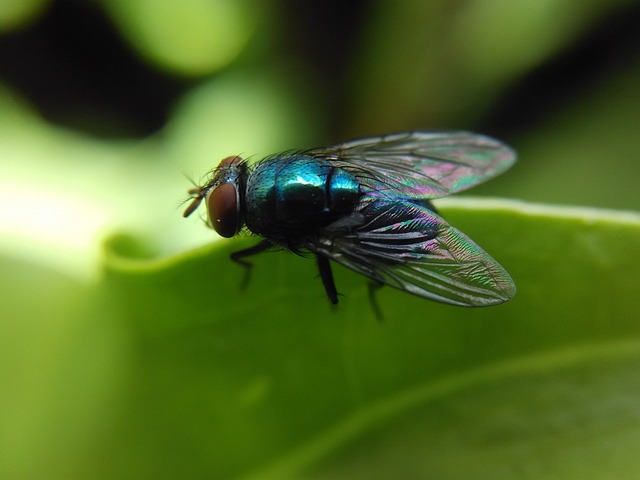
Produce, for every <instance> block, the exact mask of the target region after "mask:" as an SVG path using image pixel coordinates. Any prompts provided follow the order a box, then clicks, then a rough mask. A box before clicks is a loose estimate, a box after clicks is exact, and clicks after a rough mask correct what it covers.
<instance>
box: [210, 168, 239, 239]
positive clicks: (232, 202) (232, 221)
mask: <svg viewBox="0 0 640 480" xmlns="http://www.w3.org/2000/svg"><path fill="white" fill-rule="evenodd" d="M229 158H231V157H229ZM225 160H226V159H225ZM223 161H224V160H223ZM207 210H208V212H209V221H210V222H211V225H212V226H213V228H214V230H215V231H216V232H218V235H220V236H221V237H225V238H231V237H233V236H234V235H235V234H236V233H238V196H237V193H236V187H235V185H234V184H233V183H223V184H222V185H220V186H218V187H216V188H214V189H213V191H212V192H211V193H210V194H209V198H207Z"/></svg>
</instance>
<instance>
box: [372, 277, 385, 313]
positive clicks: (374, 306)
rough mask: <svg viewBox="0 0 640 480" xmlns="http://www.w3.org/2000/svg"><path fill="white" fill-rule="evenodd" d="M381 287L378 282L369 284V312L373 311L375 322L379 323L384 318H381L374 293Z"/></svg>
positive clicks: (381, 284)
mask: <svg viewBox="0 0 640 480" xmlns="http://www.w3.org/2000/svg"><path fill="white" fill-rule="evenodd" d="M383 286H384V284H383V283H380V282H375V281H373V282H369V304H370V305H371V310H373V314H374V315H375V317H376V320H378V321H379V322H382V320H383V319H384V318H383V317H382V310H380V304H379V303H378V297H377V296H376V292H377V291H378V290H380V289H381V288H382V287H383Z"/></svg>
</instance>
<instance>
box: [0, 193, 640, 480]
mask: <svg viewBox="0 0 640 480" xmlns="http://www.w3.org/2000/svg"><path fill="white" fill-rule="evenodd" d="M439 207H440V209H441V211H442V212H443V214H444V215H445V217H446V218H448V219H449V220H450V222H451V223H452V224H453V225H455V226H457V227H458V228H460V229H461V230H463V231H464V232H465V233H467V234H468V235H470V236H471V237H472V238H473V239H474V240H476V241H477V242H478V243H479V244H480V245H482V246H483V247H484V248H485V249H486V250H487V251H489V252H490V253H491V254H492V255H493V256H494V257H495V258H496V259H498V260H499V261H500V262H501V263H502V264H503V265H504V266H505V267H506V268H507V270H508V271H509V272H510V273H511V274H512V276H513V277H514V279H515V281H516V283H517V285H518V293H517V295H516V297H515V298H514V299H513V300H512V301H511V302H509V303H507V304H505V305H501V306H498V307H490V308H485V309H465V308H457V307H450V306H445V305H440V304H436V303H433V302H429V301H426V300H422V299H420V298H417V297H412V296H410V295H407V294H404V293H402V292H399V291H395V290H393V289H390V288H383V289H381V290H379V292H378V300H379V303H380V305H381V308H382V310H383V312H384V320H383V321H382V322H380V321H376V319H375V316H374V315H373V312H372V310H371V308H370V305H369V303H368V296H367V295H368V289H367V282H366V279H364V278H363V277H361V276H359V275H357V274H355V273H352V272H350V271H347V270H345V269H342V268H336V281H337V285H338V289H339V291H340V292H341V293H343V294H344V297H341V299H340V304H339V305H338V306H337V308H332V307H331V306H330V305H329V304H328V302H327V300H326V298H325V295H324V292H323V290H322V287H321V284H320V281H319V279H318V278H316V277H317V274H316V272H315V263H314V262H313V261H311V260H308V259H304V258H299V257H297V256H295V255H290V254H286V253H283V252H275V253H266V254H263V255H260V256H257V257H255V260H254V267H253V270H252V277H251V281H250V283H249V286H248V288H247V289H246V291H240V288H239V286H240V285H241V283H242V279H243V274H244V272H243V270H242V268H240V267H239V266H237V265H234V264H233V263H232V262H231V261H230V260H229V259H228V254H229V253H230V252H232V251H235V250H237V249H240V248H242V247H244V246H247V245H251V244H252V242H255V240H252V239H241V240H237V241H236V240H230V241H226V242H215V244H213V245H211V246H207V247H203V248H200V249H198V250H193V251H190V252H187V253H184V254H182V255H179V256H176V257H171V258H163V259H153V258H149V255H150V253H149V252H150V250H152V249H150V248H149V246H148V245H144V244H143V243H141V242H140V241H139V240H136V239H133V238H130V237H127V236H116V237H112V238H111V240H110V241H109V242H108V243H107V245H106V250H105V271H104V275H103V277H102V279H101V281H100V282H99V283H98V284H97V285H95V286H93V287H89V286H85V285H79V284H76V283H74V282H71V281H69V280H64V279H62V278H60V276H59V275H57V274H54V273H53V272H48V271H45V270H43V269H39V268H37V267H33V266H32V267H30V266H28V265H26V264H22V263H19V262H9V261H5V262H3V270H2V272H3V275H2V277H1V278H2V281H3V291H4V292H7V293H9V295H10V298H12V299H13V300H14V302H9V303H5V302H3V304H2V306H0V315H1V316H2V318H8V319H14V320H12V321H6V320H5V321H3V322H2V323H0V328H1V329H2V331H1V332H0V339H2V340H0V342H1V344H0V346H1V347H2V349H1V350H0V365H3V366H4V367H3V370H2V377H1V378H2V380H1V382H2V385H0V406H2V411H3V418H2V424H1V426H2V431H3V435H2V437H1V438H2V445H0V447H1V448H0V452H2V453H1V454H0V473H2V474H3V477H5V478H9V477H8V476H7V475H5V474H12V476H13V477H16V476H21V477H23V478H25V477H26V478H36V477H38V476H42V475H39V474H43V472H44V473H47V475H44V476H46V477H47V478H52V477H53V476H56V475H59V476H64V477H65V478H74V477H75V478H114V477H118V478H143V477H144V478H151V477H153V478H177V477H180V478H193V477H205V478H251V479H283V478H313V479H321V478H349V479H353V478H367V479H371V478H374V479H376V478H394V479H395V478H491V479H495V478H513V479H517V478H532V477H533V478H558V477H562V478H581V479H591V478H607V479H609V478H635V477H637V476H638V474H639V473H640V460H639V459H638V456H637V445H638V442H639V441H640V417H639V416H638V409H637V405H638V402H639V401H640V381H638V379H637V371H638V368H640V339H639V334H640V323H639V322H638V321H637V318H638V314H637V312H638V310H639V307H640V297H639V296H638V294H637V288H638V285H640V248H639V246H640V215H638V214H636V213H625V212H616V211H606V210H588V209H577V208H572V209H568V208H560V207H545V206H540V205H533V204H525V203H516V202H507V201H498V200H479V199H472V198H468V199H453V200H447V201H442V202H440V203H439ZM212 236H213V234H212ZM36 278H37V279H38V282H45V283H46V284H48V285H55V289H44V290H43V292H45V291H46V292H48V294H47V295H42V294H41V292H40V291H32V290H31V289H30V285H33V284H34V283H35V279H36ZM39 284H42V283H39ZM34 296H37V297H38V300H39V301H38V303H37V304H34V303H33V302H30V298H33V297H34ZM11 305H13V307H12V306H11ZM16 305H18V306H16ZM7 439H12V440H13V441H8V440H7ZM43 452H44V453H43ZM26 459H29V461H26Z"/></svg>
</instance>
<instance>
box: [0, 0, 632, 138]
mask: <svg viewBox="0 0 640 480" xmlns="http://www.w3.org/2000/svg"><path fill="white" fill-rule="evenodd" d="M272 8H274V9H277V11H278V15H279V18H280V24H279V26H278V29H279V32H281V35H282V37H283V38H281V39H280V40H279V42H278V45H277V48H278V49H279V51H278V52H277V53H276V52H274V54H275V55H281V56H283V57H290V58H297V59H300V61H302V62H304V63H305V65H306V67H307V68H308V69H309V70H310V72H311V73H312V75H313V77H314V78H315V79H316V81H317V84H318V85H321V86H322V88H321V89H318V90H315V92H314V94H315V95H316V96H317V100H318V101H319V102H320V103H321V104H323V105H327V110H326V113H327V115H328V117H329V118H328V122H327V123H328V124H329V125H330V126H331V130H332V131H331V130H330V132H329V135H330V136H332V137H335V139H336V140H338V139H340V138H343V137H344V136H345V135H348V134H349V133H350V132H349V130H350V128H351V126H350V125H346V124H345V119H346V118H347V117H348V115H347V114H346V112H345V109H347V108H349V102H348V99H347V96H348V95H349V89H348V88H347V85H348V82H349V78H348V75H349V71H350V66H351V65H350V63H351V62H352V61H353V59H354V55H356V49H357V48H358V46H359V42H360V41H361V36H362V33H363V29H364V25H365V24H366V22H367V21H368V20H369V16H370V13H371V12H370V11H371V8H372V3H371V2H363V1H354V2H346V3H345V2H337V1H334V2H326V1H322V2H320V1H309V2H304V3H300V2H295V1H293V0H283V1H280V2H275V3H273V4H272ZM639 32H640V4H638V3H635V4H631V5H630V6H628V7H625V8H621V9H618V10H617V11H615V12H613V13H612V14H610V15H607V16H603V17H602V18H599V19H598V21H597V22H596V23H595V25H594V26H593V28H591V29H590V30H589V31H588V32H587V34H586V35H584V36H583V37H582V38H581V39H580V40H579V41H578V42H576V43H574V44H572V45H571V46H570V47H569V48H567V49H564V50H562V51H560V52H558V54H557V55H556V56H554V57H553V58H550V59H548V60H547V61H546V62H544V63H543V64H541V65H539V66H538V67H537V68H535V69H534V70H533V71H531V72H530V73H529V74H528V75H526V76H525V77H523V78H519V79H517V81H515V82H513V83H512V84H511V85H510V86H509V87H508V88H507V89H506V90H504V92H503V93H502V95H501V97H500V98H499V101H498V102H496V103H495V104H494V105H493V107H492V108H491V109H489V110H488V111H486V112H485V114H484V117H483V118H481V119H480V121H481V125H478V126H475V127H476V128H480V129H482V130H485V131H490V132H492V133H494V134H496V135H507V136H509V135H511V134H512V133H514V132H517V131H521V130H525V129H527V128H529V127H530V126H531V125H532V124H536V123H538V122H542V121H544V119H545V117H547V116H548V115H549V113H550V112H553V111H557V110H558V109H562V108H563V106H565V105H566V104H568V103H571V102H574V101H575V100H576V99H577V98H579V97H580V96H581V95H582V94H583V93H584V92H585V91H587V90H589V89H590V88H591V87H592V86H593V85H594V84H595V83H597V82H598V81H600V80H601V79H602V78H603V77H605V76H607V75H610V74H611V72H612V71H616V70H617V69H619V68H620V67H621V66H622V65H624V64H626V63H628V62H630V61H633V60H635V59H637V58H638V56H639V55H640V34H639ZM543 34H544V26H541V35H543ZM284 37H286V38H284ZM292 39H295V41H291V40H292ZM379 68H381V69H384V68H387V67H386V66H385V65H380V66H379ZM0 77H1V78H2V80H3V81H4V82H6V83H7V84H9V85H10V86H11V87H12V88H14V89H16V90H17V91H18V92H20V93H21V94H22V95H23V96H25V97H26V98H27V99H28V100H29V101H30V102H32V104H33V105H35V106H36V108H37V109H38V110H39V112H40V113H41V114H42V115H43V116H44V117H45V118H46V119H48V120H49V121H51V122H53V123H57V124H61V125H65V126H69V127H72V128H75V129H79V130H85V131H88V133H91V134H93V135H97V136H101V137H114V136H115V137H117V136H124V137H139V136H145V135H149V134H152V133H154V132H156V131H158V130H159V129H161V128H162V126H163V125H164V124H165V121H166V120H167V117H168V115H169V112H170V110H171V108H172V106H173V105H174V102H175V101H176V99H177V98H179V97H180V95H181V94H182V93H184V92H185V91H186V90H187V89H189V88H190V87H191V86H192V85H193V84H194V82H196V81H197V79H193V78H184V77H180V76H178V75H171V74H168V73H166V72H162V71H161V70H158V69H154V68H152V66H150V65H149V64H148V63H145V62H144V61H142V60H141V59H140V57H138V56H136V54H135V53H133V52H132V50H131V49H130V48H129V46H128V45H127V44H126V43H125V42H124V41H123V39H122V38H121V36H120V35H119V33H118V31H117V30H116V29H115V27H114V26H113V24H112V23H111V22H110V20H109V19H108V18H107V16H106V15H105V13H104V12H103V10H102V9H100V8H98V7H97V5H96V4H94V3H92V2H85V1H73V0H58V1H54V2H52V4H51V6H50V7H49V8H48V9H47V10H46V12H45V13H44V15H43V16H42V17H41V18H40V19H38V20H37V21H36V22H34V23H33V24H32V25H30V26H29V27H28V28H25V29H21V30H18V31H15V32H13V33H8V34H4V35H2V36H0ZM87 118H90V119H91V121H86V120H87ZM96 119H102V120H103V121H99V120H98V121H96ZM372 133H373V132H372Z"/></svg>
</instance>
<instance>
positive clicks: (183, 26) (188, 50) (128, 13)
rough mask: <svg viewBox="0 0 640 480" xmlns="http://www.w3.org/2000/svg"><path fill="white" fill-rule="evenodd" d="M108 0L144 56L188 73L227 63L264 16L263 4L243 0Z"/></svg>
mask: <svg viewBox="0 0 640 480" xmlns="http://www.w3.org/2000/svg"><path fill="white" fill-rule="evenodd" d="M103 5H104V7H105V8H106V10H107V11H108V12H109V13H110V14H111V15H112V18H113V19H114V21H115V23H116V25H117V26H118V27H119V28H120V29H121V30H122V32H123V33H124V35H125V36H126V37H127V38H128V39H129V41H130V42H131V44H132V45H133V46H134V47H135V48H136V49H137V50H138V51H139V52H140V53H141V54H142V55H143V56H144V57H146V58H147V59H148V60H150V61H152V62H153V63H155V64H156V65H158V66H160V67H161V68H164V69H166V70H169V71H174V72H177V73H180V74H182V75H185V76H200V75H204V74H208V73H211V72H215V71H217V70H220V69H222V68H224V67H226V66H227V65H228V64H229V63H230V62H231V61H232V60H233V59H235V58H236V57H237V56H238V54H239V53H240V52H241V50H242V48H243V47H244V46H245V45H246V43H247V41H248V40H249V38H250V36H251V34H252V33H253V29H254V27H255V24H256V21H257V18H258V17H259V16H260V11H259V9H256V8H250V7H249V5H248V4H247V2H245V1H237V0H186V1H185V0H163V1H162V2H157V1H154V0H106V1H104V2H103ZM263 13H265V12H263Z"/></svg>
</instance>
